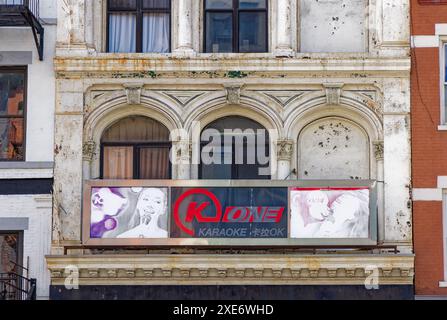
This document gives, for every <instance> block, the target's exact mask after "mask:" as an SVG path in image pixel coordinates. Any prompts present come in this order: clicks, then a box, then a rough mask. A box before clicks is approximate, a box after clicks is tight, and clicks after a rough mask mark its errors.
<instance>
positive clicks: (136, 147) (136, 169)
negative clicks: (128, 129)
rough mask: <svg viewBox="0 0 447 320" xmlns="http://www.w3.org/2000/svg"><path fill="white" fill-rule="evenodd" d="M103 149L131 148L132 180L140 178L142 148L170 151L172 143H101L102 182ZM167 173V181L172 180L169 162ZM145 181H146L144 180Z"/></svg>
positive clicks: (102, 177)
mask: <svg viewBox="0 0 447 320" xmlns="http://www.w3.org/2000/svg"><path fill="white" fill-rule="evenodd" d="M105 147H131V148H132V149H133V150H132V151H133V179H134V180H143V179H142V178H140V150H141V149H144V148H166V149H168V150H170V149H171V148H172V143H171V142H169V141H151V142H101V151H100V179H101V180H104V160H105V158H104V148H105ZM168 168H169V172H168V178H167V180H171V179H172V162H171V160H169V165H168ZM146 180H147V179H146Z"/></svg>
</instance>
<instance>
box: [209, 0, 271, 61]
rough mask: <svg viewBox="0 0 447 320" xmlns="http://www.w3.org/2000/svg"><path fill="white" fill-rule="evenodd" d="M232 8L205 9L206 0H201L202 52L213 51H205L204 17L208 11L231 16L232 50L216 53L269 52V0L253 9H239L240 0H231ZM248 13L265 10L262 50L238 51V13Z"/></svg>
mask: <svg viewBox="0 0 447 320" xmlns="http://www.w3.org/2000/svg"><path fill="white" fill-rule="evenodd" d="M232 1H233V8H232V9H207V8H206V2H207V0H203V3H202V6H203V52H204V53H214V52H208V51H207V49H206V48H207V28H206V22H207V20H206V18H207V14H208V13H210V12H211V13H231V14H232V17H233V34H232V36H233V51H231V52H217V54H222V53H224V54H225V53H244V54H247V53H268V52H269V17H270V16H269V0H265V8H255V9H240V8H239V1H240V0H232ZM241 12H243V13H247V12H248V13H250V12H265V14H266V19H265V31H266V32H265V47H266V48H265V51H262V52H250V51H249V52H240V48H239V20H240V19H239V15H240V13H241Z"/></svg>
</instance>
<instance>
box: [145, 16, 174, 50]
mask: <svg viewBox="0 0 447 320" xmlns="http://www.w3.org/2000/svg"><path fill="white" fill-rule="evenodd" d="M169 24H170V21H169V14H166V13H147V14H144V16H143V52H160V53H167V52H169V34H170V26H169Z"/></svg>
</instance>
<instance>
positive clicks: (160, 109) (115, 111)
mask: <svg viewBox="0 0 447 320" xmlns="http://www.w3.org/2000/svg"><path fill="white" fill-rule="evenodd" d="M107 96H108V97H109V99H107ZM91 109H92V110H91V111H90V112H89V113H88V114H87V115H86V117H85V119H84V132H83V137H84V147H83V153H84V156H83V159H84V178H86V179H88V178H91V177H99V172H100V169H99V168H100V163H99V160H100V159H99V154H100V145H101V137H102V135H103V133H104V131H105V130H106V129H107V128H109V127H110V126H111V125H113V124H114V123H116V122H118V121H119V120H121V119H123V118H126V117H129V116H144V117H148V118H151V119H154V120H156V121H159V122H160V123H162V124H163V125H164V126H166V128H168V129H169V130H170V131H174V130H176V129H181V128H182V122H181V119H180V117H179V116H178V114H177V113H176V112H175V111H174V110H173V109H172V108H169V107H167V106H166V105H164V104H163V103H160V100H154V99H153V98H151V97H147V96H142V97H141V102H140V104H138V105H132V104H128V99H127V96H126V94H125V93H124V92H121V94H118V93H117V92H112V93H110V94H107V95H106V96H102V97H101V103H97V104H94V105H93V106H92V108H91Z"/></svg>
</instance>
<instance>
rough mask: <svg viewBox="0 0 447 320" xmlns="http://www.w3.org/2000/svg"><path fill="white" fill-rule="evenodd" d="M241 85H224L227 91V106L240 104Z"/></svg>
mask: <svg viewBox="0 0 447 320" xmlns="http://www.w3.org/2000/svg"><path fill="white" fill-rule="evenodd" d="M242 87H243V85H242V84H229V85H225V90H226V91H227V103H228V104H240V102H241V91H242Z"/></svg>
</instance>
